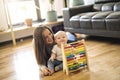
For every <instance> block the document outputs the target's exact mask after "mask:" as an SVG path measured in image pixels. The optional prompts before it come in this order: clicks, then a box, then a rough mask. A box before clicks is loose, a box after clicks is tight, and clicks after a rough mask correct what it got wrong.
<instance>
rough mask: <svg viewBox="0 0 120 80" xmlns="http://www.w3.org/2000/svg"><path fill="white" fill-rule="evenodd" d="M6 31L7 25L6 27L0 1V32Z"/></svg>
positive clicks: (1, 1) (3, 10) (1, 0)
mask: <svg viewBox="0 0 120 80" xmlns="http://www.w3.org/2000/svg"><path fill="white" fill-rule="evenodd" d="M7 29H8V25H7V18H6V15H5V9H4V5H3V0H0V31H2V30H7Z"/></svg>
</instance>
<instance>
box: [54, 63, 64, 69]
mask: <svg viewBox="0 0 120 80" xmlns="http://www.w3.org/2000/svg"><path fill="white" fill-rule="evenodd" d="M62 69H63V63H62V62H61V63H60V64H59V65H57V66H56V67H55V71H59V70H62Z"/></svg>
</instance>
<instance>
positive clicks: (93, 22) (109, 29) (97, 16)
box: [63, 0, 120, 38]
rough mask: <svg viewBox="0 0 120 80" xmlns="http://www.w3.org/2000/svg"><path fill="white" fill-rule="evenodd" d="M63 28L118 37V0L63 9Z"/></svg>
mask: <svg viewBox="0 0 120 80" xmlns="http://www.w3.org/2000/svg"><path fill="white" fill-rule="evenodd" d="M63 18H64V29H65V30H66V31H69V32H73V33H81V34H87V35H93V36H104V37H113V38H120V0H96V1H95V3H94V4H92V5H82V6H76V7H72V8H64V9H63Z"/></svg>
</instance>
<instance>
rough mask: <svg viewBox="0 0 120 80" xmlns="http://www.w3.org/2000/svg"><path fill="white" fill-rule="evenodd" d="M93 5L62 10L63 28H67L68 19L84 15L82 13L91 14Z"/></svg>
mask: <svg viewBox="0 0 120 80" xmlns="http://www.w3.org/2000/svg"><path fill="white" fill-rule="evenodd" d="M92 11H93V5H82V6H76V7H71V8H63V18H64V27H69V26H70V23H69V19H70V18H71V17H72V16H73V15H76V14H79V13H84V12H92Z"/></svg>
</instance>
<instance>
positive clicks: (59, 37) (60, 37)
mask: <svg viewBox="0 0 120 80" xmlns="http://www.w3.org/2000/svg"><path fill="white" fill-rule="evenodd" d="M67 40H68V38H67V35H66V33H61V34H58V35H57V36H56V37H55V41H56V43H57V44H58V45H61V43H63V44H66V43H67Z"/></svg>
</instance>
